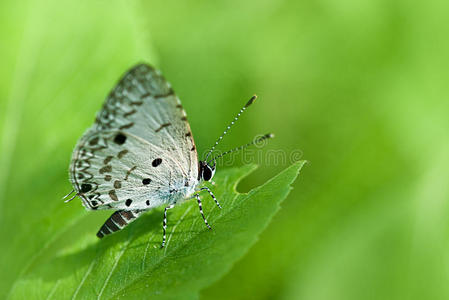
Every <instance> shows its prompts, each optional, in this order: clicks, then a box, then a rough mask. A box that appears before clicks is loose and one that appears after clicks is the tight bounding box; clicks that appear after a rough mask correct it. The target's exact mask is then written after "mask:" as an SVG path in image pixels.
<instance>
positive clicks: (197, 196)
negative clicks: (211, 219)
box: [195, 194, 212, 229]
mask: <svg viewBox="0 0 449 300" xmlns="http://www.w3.org/2000/svg"><path fill="white" fill-rule="evenodd" d="M195 198H196V199H197V200H198V207H199V208H200V213H201V216H202V217H203V220H204V223H205V224H206V226H207V228H209V229H212V228H211V227H210V226H209V223H207V220H206V217H205V216H204V213H203V204H202V203H201V199H200V195H199V194H195Z"/></svg>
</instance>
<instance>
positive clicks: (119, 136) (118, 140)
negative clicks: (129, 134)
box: [114, 133, 126, 145]
mask: <svg viewBox="0 0 449 300" xmlns="http://www.w3.org/2000/svg"><path fill="white" fill-rule="evenodd" d="M125 142H126V136H125V135H124V134H123V133H117V135H116V136H115V137H114V143H116V144H117V145H123V144H124V143H125Z"/></svg>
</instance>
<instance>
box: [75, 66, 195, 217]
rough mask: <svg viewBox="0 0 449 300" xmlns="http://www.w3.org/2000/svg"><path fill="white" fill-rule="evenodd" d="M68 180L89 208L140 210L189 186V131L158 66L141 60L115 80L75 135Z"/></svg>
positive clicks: (192, 167) (176, 195)
mask: <svg viewBox="0 0 449 300" xmlns="http://www.w3.org/2000/svg"><path fill="white" fill-rule="evenodd" d="M70 179H71V182H72V184H73V186H74V188H75V190H76V192H77V194H78V195H79V196H80V198H81V199H82V201H83V204H84V206H85V207H86V208H88V209H123V210H134V211H135V210H145V209H149V208H152V207H155V206H159V205H161V204H164V203H173V202H175V201H177V200H179V198H183V197H185V196H186V195H188V194H190V193H191V192H192V191H193V189H194V188H195V185H196V184H197V183H198V156H197V152H196V148H195V143H194V140H193V136H192V133H191V130H190V126H189V123H188V121H187V117H186V114H185V111H184V109H183V107H182V105H181V103H180V101H179V99H178V98H177V97H176V95H175V94H174V92H173V90H172V88H171V86H170V84H169V83H168V82H166V81H165V79H164V78H163V77H162V75H161V74H160V73H159V72H158V71H157V70H155V69H153V68H152V67H150V66H148V65H145V64H140V65H137V66H135V67H134V68H132V69H131V70H130V71H128V73H126V74H125V75H124V77H123V78H122V79H121V80H120V81H119V83H118V84H117V86H116V87H115V88H114V89H113V91H112V92H111V93H110V94H109V96H108V97H107V99H106V101H105V103H104V105H103V108H102V109H101V111H100V112H99V113H98V115H97V118H96V120H95V123H94V125H93V126H92V127H91V128H90V129H89V130H87V132H86V133H85V134H84V135H83V136H82V138H81V139H80V140H79V142H78V144H77V146H76V148H75V150H74V152H73V155H72V162H71V166H70Z"/></svg>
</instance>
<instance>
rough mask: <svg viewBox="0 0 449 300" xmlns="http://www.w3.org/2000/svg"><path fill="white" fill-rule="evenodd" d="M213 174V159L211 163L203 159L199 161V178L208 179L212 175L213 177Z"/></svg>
mask: <svg viewBox="0 0 449 300" xmlns="http://www.w3.org/2000/svg"><path fill="white" fill-rule="evenodd" d="M214 175H215V161H214V164H213V165H211V164H209V163H207V162H205V161H200V173H199V177H200V179H202V180H205V181H210V180H211V179H212V177H214Z"/></svg>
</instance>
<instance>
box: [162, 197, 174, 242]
mask: <svg viewBox="0 0 449 300" xmlns="http://www.w3.org/2000/svg"><path fill="white" fill-rule="evenodd" d="M173 207H175V204H170V205H169V206H167V207H166V208H165V210H164V222H162V228H163V229H164V236H163V238H162V245H161V248H164V246H165V240H166V238H167V236H166V232H167V210H169V209H172V208H173Z"/></svg>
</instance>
